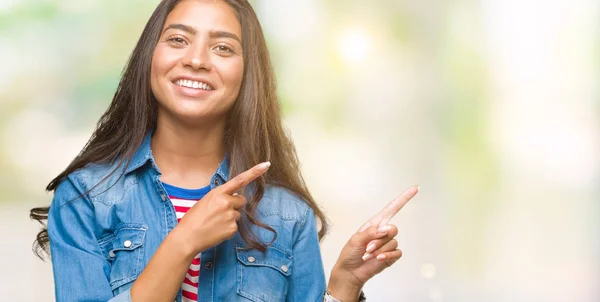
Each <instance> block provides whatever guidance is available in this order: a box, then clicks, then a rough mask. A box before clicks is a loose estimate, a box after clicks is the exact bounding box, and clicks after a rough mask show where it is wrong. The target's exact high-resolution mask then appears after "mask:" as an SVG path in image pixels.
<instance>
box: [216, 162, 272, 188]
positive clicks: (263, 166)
mask: <svg viewBox="0 0 600 302" xmlns="http://www.w3.org/2000/svg"><path fill="white" fill-rule="evenodd" d="M270 166H271V163H270V162H268V161H267V162H264V163H260V164H258V165H256V166H254V167H252V168H250V169H248V170H246V171H245V172H242V173H240V174H239V175H238V176H236V177H234V178H232V179H230V180H229V181H228V182H226V183H224V184H223V185H222V186H221V187H219V190H221V191H222V192H224V193H227V194H233V193H235V192H237V191H239V190H240V189H241V188H243V187H244V186H246V185H248V184H249V183H251V182H252V181H253V180H255V179H257V178H259V177H260V176H261V175H263V174H265V172H267V170H269V167H270Z"/></svg>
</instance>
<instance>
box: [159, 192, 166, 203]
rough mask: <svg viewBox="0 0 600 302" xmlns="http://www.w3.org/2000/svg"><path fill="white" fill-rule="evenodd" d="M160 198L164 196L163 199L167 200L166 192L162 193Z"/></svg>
mask: <svg viewBox="0 0 600 302" xmlns="http://www.w3.org/2000/svg"><path fill="white" fill-rule="evenodd" d="M160 198H162V201H166V200H167V196H166V195H165V194H164V193H163V194H160Z"/></svg>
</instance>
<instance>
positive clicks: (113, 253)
mask: <svg viewBox="0 0 600 302" xmlns="http://www.w3.org/2000/svg"><path fill="white" fill-rule="evenodd" d="M115 256H116V255H115V252H114V251H110V252H108V257H110V258H115Z"/></svg>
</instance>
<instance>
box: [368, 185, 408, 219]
mask: <svg viewBox="0 0 600 302" xmlns="http://www.w3.org/2000/svg"><path fill="white" fill-rule="evenodd" d="M418 192H419V187H416V186H415V187H410V188H409V189H408V190H406V191H404V193H402V194H401V195H400V196H398V197H396V199H394V200H392V201H391V202H390V203H388V205H387V206H385V208H383V210H381V212H379V213H378V214H377V215H375V216H374V217H373V218H371V220H374V221H379V225H385V224H388V222H389V221H390V220H391V219H392V218H393V217H394V216H396V214H398V212H400V209H402V207H404V205H405V204H406V203H407V202H408V201H409V200H411V199H412V198H413V197H415V195H417V193H418Z"/></svg>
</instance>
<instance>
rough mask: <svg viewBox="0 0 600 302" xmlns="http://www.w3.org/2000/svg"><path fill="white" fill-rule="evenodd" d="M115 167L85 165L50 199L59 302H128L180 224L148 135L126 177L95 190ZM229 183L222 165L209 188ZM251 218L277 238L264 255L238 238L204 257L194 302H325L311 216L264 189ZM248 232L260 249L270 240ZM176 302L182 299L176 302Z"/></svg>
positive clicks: (291, 198)
mask: <svg viewBox="0 0 600 302" xmlns="http://www.w3.org/2000/svg"><path fill="white" fill-rule="evenodd" d="M115 165H116V164H90V165H88V166H86V167H85V168H82V169H79V170H77V171H75V172H73V173H71V174H70V175H68V177H66V179H65V180H63V181H62V182H61V184H60V185H59V187H58V188H57V189H56V192H55V194H54V199H53V201H52V204H51V206H50V212H49V214H48V233H49V237H50V251H51V257H52V267H53V271H54V282H55V290H56V300H57V301H131V295H130V292H129V290H130V287H131V285H132V284H133V282H134V281H135V280H136V278H137V277H138V276H139V275H140V273H141V272H142V270H143V269H144V267H145V266H146V264H147V263H148V261H149V260H150V258H151V257H152V255H153V254H154V253H155V251H156V250H157V248H158V247H159V245H160V244H161V242H162V241H163V240H164V239H165V237H166V236H167V234H168V233H169V232H170V231H171V230H172V229H173V228H174V227H175V225H176V224H177V218H176V214H175V210H174V208H173V204H172V203H171V201H170V200H169V198H168V196H167V194H166V191H165V188H164V187H163V185H162V183H161V181H160V176H161V173H160V171H159V170H158V168H157V166H156V163H155V161H154V158H153V157H152V152H151V150H150V135H148V136H147V137H146V138H145V140H144V142H143V144H142V145H141V146H140V148H139V149H138V150H137V152H136V154H135V155H134V157H133V158H132V161H131V163H130V164H129V165H128V166H127V167H124V168H122V169H120V170H118V171H117V172H116V173H114V174H113V175H112V176H110V177H108V179H107V180H106V181H104V182H101V180H102V179H104V178H105V177H106V176H107V175H108V174H109V173H110V172H111V171H112V170H113V169H114V168H115ZM123 169H125V172H124V174H123V176H122V177H119V176H120V174H121V173H120V172H122V171H123ZM228 174H229V166H228V162H227V160H224V161H223V162H222V163H221V164H220V166H219V168H218V169H217V171H216V172H215V173H214V175H213V176H212V178H211V188H212V189H214V188H215V187H217V186H219V185H221V184H223V183H224V182H226V181H227V180H228V176H229V175H228ZM98 183H100V185H97V184H98ZM96 185H97V186H96ZM94 186H96V187H94ZM90 189H91V190H90ZM88 190H89V192H88ZM86 192H87V193H86ZM84 193H85V194H84ZM81 194H83V195H81ZM80 195H81V197H80V198H78V197H79V196H80ZM256 217H257V218H258V219H259V220H260V221H262V222H263V223H265V224H268V225H269V226H271V227H272V228H273V229H275V230H276V232H277V238H276V239H275V241H274V242H273V243H272V244H271V245H270V246H269V247H268V248H267V251H266V253H262V252H260V251H257V250H248V249H245V246H246V243H245V242H244V240H242V238H241V236H240V235H239V233H237V234H236V235H234V237H232V238H231V239H229V240H226V241H224V242H222V243H220V244H218V245H217V246H214V247H211V248H209V249H207V250H205V251H203V252H202V256H201V259H202V264H201V268H200V278H199V285H198V301H322V299H323V293H324V291H325V288H326V284H325V274H324V270H323V263H322V259H321V252H320V248H319V241H318V236H317V226H316V219H315V215H314V212H313V211H312V209H311V208H310V207H309V206H308V205H307V204H306V203H305V202H304V201H303V200H302V199H301V198H299V197H298V196H297V195H295V194H293V193H291V192H290V191H288V190H286V189H283V188H281V187H276V186H267V187H266V189H265V193H264V196H263V198H262V199H261V201H260V204H259V206H258V208H257V211H256ZM254 230H255V232H256V234H257V235H258V236H259V238H260V239H262V240H263V242H267V243H268V242H270V241H271V239H272V238H273V234H272V233H271V232H269V231H267V230H265V229H262V228H255V229H254ZM181 299H182V296H181V290H180V291H179V294H178V295H177V297H175V300H176V301H181Z"/></svg>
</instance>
